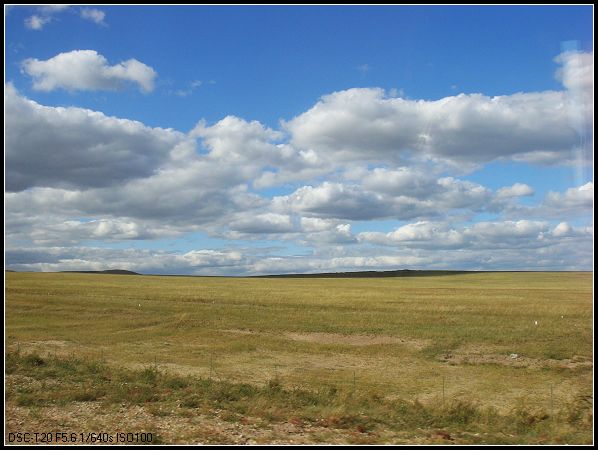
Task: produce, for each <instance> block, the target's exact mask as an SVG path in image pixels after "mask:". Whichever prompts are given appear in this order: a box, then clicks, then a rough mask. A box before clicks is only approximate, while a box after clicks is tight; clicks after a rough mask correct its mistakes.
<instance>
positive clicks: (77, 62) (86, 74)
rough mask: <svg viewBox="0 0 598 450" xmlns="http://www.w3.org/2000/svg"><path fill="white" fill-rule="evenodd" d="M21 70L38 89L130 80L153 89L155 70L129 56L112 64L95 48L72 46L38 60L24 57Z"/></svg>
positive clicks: (110, 86)
mask: <svg viewBox="0 0 598 450" xmlns="http://www.w3.org/2000/svg"><path fill="white" fill-rule="evenodd" d="M21 67H22V70H23V72H25V73H26V74H28V75H29V76H31V77H32V78H33V88H34V89H35V90H39V91H46V92H48V91H53V90H56V89H66V90H68V91H77V90H83V91H88V90H91V91H96V90H119V89H122V88H123V87H124V85H125V84H126V83H134V84H137V85H138V86H139V88H140V89H141V91H143V92H151V91H153V90H154V79H155V78H156V75H157V74H156V71H155V70H154V69H152V68H151V67H150V66H148V65H146V64H143V63H142V62H139V61H137V60H136V59H129V60H127V61H123V62H120V63H118V64H115V65H113V66H110V65H108V61H107V60H106V58H105V57H104V56H102V55H100V54H98V53H97V52H96V51H95V50H73V51H71V52H67V53H59V54H58V55H56V56H54V57H52V58H50V59H48V60H45V61H40V60H38V59H36V58H28V59H26V60H24V61H23V62H22V64H21Z"/></svg>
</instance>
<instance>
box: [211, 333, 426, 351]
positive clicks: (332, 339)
mask: <svg viewBox="0 0 598 450" xmlns="http://www.w3.org/2000/svg"><path fill="white" fill-rule="evenodd" d="M220 331H223V332H225V333H233V334H244V335H256V334H270V333H261V332H258V331H252V330H240V329H237V330H220ZM272 335H273V336H275V335H274V334H272ZM276 336H281V337H284V338H287V339H290V340H292V341H299V342H311V343H315V344H332V345H351V346H367V345H389V344H391V345H403V346H406V347H409V348H412V349H415V350H421V349H423V348H425V347H426V346H428V345H429V344H430V342H429V341H428V340H424V339H408V338H402V337H397V336H388V335H368V334H340V333H322V332H312V333H296V332H288V333H283V334H281V335H276Z"/></svg>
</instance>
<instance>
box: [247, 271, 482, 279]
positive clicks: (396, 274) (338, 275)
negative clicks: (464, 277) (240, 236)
mask: <svg viewBox="0 0 598 450" xmlns="http://www.w3.org/2000/svg"><path fill="white" fill-rule="evenodd" d="M464 273H476V272H472V271H467V270H410V269H403V270H385V271H375V270H369V271H361V272H330V273H297V274H290V273H289V274H282V275H259V276H256V277H254V278H275V277H276V278H376V277H432V276H434V277H437V276H440V275H458V274H464Z"/></svg>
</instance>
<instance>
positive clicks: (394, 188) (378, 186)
mask: <svg viewBox="0 0 598 450" xmlns="http://www.w3.org/2000/svg"><path fill="white" fill-rule="evenodd" d="M272 207H273V208H274V209H275V210H278V211H293V212H297V213H301V214H304V215H306V216H307V217H319V218H324V219H325V218H328V219H346V220H374V219H384V218H394V219H397V220H410V219H413V218H416V217H431V216H438V215H442V214H445V213H447V212H448V211H450V210H459V209H466V210H470V211H478V212H479V211H490V210H492V211H494V210H496V209H498V208H500V204H499V203H498V202H496V201H495V198H494V197H493V195H492V192H491V191H490V190H489V189H488V188H486V187H484V186H481V185H479V184H477V183H472V182H470V181H464V180H459V179H456V178H453V177H442V178H434V177H432V176H428V175H425V174H422V173H421V172H420V171H419V170H417V169H415V170H409V169H406V168H401V169H399V170H396V171H395V170H387V169H374V170H373V171H371V172H366V175H365V176H364V178H363V183H362V184H356V183H347V184H345V183H336V182H329V181H325V182H324V183H322V184H320V185H318V186H315V187H314V186H303V187H301V188H299V189H297V190H296V191H295V192H293V193H291V194H289V195H285V196H277V197H274V198H273V199H272Z"/></svg>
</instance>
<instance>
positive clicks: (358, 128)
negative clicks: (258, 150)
mask: <svg viewBox="0 0 598 450" xmlns="http://www.w3.org/2000/svg"><path fill="white" fill-rule="evenodd" d="M283 125H284V128H285V129H286V130H287V131H288V132H289V133H290V134H291V137H292V139H291V143H292V144H293V145H295V146H296V147H297V148H299V149H312V150H313V151H315V152H318V153H319V154H320V155H326V157H328V158H332V159H333V160H336V161H341V162H342V161H356V160H357V161H369V162H386V163H388V162H392V163H395V164H404V163H405V160H406V159H408V158H410V157H411V158H413V157H417V158H423V159H426V158H427V159H433V160H438V161H440V160H445V161H448V162H452V163H453V164H459V165H461V167H467V165H468V164H469V165H475V164H481V163H485V162H489V161H492V160H496V159H508V158H514V157H520V158H522V157H525V156H526V155H530V154H536V153H537V152H549V153H550V154H551V155H552V154H556V155H557V156H558V159H559V160H560V161H561V162H563V161H566V160H568V159H570V157H571V155H570V150H571V149H572V148H573V147H574V146H575V145H576V144H577V135H576V133H575V131H574V130H573V129H572V128H571V126H570V124H569V119H568V110H567V106H566V98H565V95H564V93H563V92H540V93H519V94H514V95H509V96H497V97H487V96H484V95H482V94H470V95H465V94H460V95H458V96H455V97H446V98H443V99H440V100H437V101H425V100H406V99H402V98H392V97H388V96H386V95H385V92H384V90H382V89H374V88H358V89H357V88H356V89H348V90H346V91H340V92H335V93H333V94H330V95H326V96H324V97H322V98H321V100H320V101H319V102H318V103H317V104H316V105H315V106H313V107H312V108H311V109H310V110H308V111H307V112H305V113H303V114H300V115H299V116H297V117H295V118H293V119H292V120H290V121H288V122H284V123H283ZM472 167H473V166H472Z"/></svg>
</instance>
